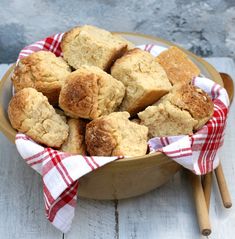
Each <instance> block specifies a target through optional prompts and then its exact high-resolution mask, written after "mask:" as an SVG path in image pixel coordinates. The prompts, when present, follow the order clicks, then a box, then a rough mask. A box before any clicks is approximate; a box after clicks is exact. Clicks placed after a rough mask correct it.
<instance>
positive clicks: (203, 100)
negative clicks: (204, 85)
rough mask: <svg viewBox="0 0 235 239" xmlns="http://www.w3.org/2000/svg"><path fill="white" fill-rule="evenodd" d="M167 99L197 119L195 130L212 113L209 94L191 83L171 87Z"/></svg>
mask: <svg viewBox="0 0 235 239" xmlns="http://www.w3.org/2000/svg"><path fill="white" fill-rule="evenodd" d="M168 100H169V101H170V102H171V103H172V104H173V105H175V106H177V107H178V108H180V109H182V110H186V111H188V112H189V113H190V114H191V116H192V117H193V118H194V119H195V120H197V121H198V123H197V124H196V125H195V126H194V129H195V130H198V129H199V128H201V127H202V126H203V125H204V124H205V123H206V122H207V121H208V120H209V119H210V118H211V117H212V115H213V113H214V104H213V102H212V100H211V98H210V97H209V95H208V94H207V93H206V92H204V91H203V90H202V89H200V88H198V87H196V86H193V85H188V84H184V85H177V86H175V87H173V90H172V92H171V93H170V94H169V96H168Z"/></svg>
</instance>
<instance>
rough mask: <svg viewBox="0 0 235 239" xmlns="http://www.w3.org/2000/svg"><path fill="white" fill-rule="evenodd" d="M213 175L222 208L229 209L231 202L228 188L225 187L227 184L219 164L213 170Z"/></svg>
mask: <svg viewBox="0 0 235 239" xmlns="http://www.w3.org/2000/svg"><path fill="white" fill-rule="evenodd" d="M215 175H216V178H217V183H218V186H219V190H220V195H221V198H222V201H223V204H224V207H225V208H230V207H232V201H231V197H230V193H229V191H228V187H227V183H226V180H225V177H224V173H223V168H222V165H221V163H220V164H219V166H218V167H217V168H216V169H215Z"/></svg>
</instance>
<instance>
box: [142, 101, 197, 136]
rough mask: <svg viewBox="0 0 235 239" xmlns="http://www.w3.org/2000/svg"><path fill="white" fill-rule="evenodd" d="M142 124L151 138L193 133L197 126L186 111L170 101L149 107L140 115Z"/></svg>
mask: <svg viewBox="0 0 235 239" xmlns="http://www.w3.org/2000/svg"><path fill="white" fill-rule="evenodd" d="M138 116H139V118H140V119H141V124H142V125H145V126H146V127H148V130H149V138H152V137H156V136H158V137H160V136H173V135H181V134H191V133H193V127H194V126H195V125H196V124H197V121H196V120H194V119H193V118H192V117H191V115H190V114H189V113H188V112H187V111H186V110H181V109H179V108H178V107H176V106H174V105H173V104H171V103H170V102H169V101H165V102H163V103H160V104H158V105H157V106H149V107H147V108H146V109H145V110H144V111H142V112H140V113H138Z"/></svg>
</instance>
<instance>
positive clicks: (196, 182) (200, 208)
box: [190, 173, 211, 236]
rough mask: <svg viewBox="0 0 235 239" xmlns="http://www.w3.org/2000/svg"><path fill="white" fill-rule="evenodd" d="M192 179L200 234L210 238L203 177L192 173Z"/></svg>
mask: <svg viewBox="0 0 235 239" xmlns="http://www.w3.org/2000/svg"><path fill="white" fill-rule="evenodd" d="M190 178H191V184H192V189H193V197H194V201H195V206H196V212H197V219H198V224H199V228H200V232H201V234H202V235H203V236H208V235H210V234H211V226H210V220H209V214H208V209H207V205H206V200H205V197H204V193H203V189H202V184H201V177H200V176H197V175H194V174H193V173H190Z"/></svg>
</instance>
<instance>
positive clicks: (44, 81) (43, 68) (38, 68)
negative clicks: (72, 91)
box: [11, 51, 71, 105]
mask: <svg viewBox="0 0 235 239" xmlns="http://www.w3.org/2000/svg"><path fill="white" fill-rule="evenodd" d="M70 71H71V70H70V67H69V66H68V64H67V63H66V62H65V61H64V60H63V59H62V58H61V57H56V56H55V55H54V54H53V53H52V52H49V51H38V52H34V53H32V54H31V55H29V56H27V57H25V58H23V59H22V60H20V62H19V64H18V65H17V66H16V68H15V70H14V73H13V75H12V78H11V79H12V82H13V85H14V88H15V91H16V92H18V91H20V90H21V89H23V88H28V87H31V88H35V89H36V90H37V91H39V92H42V93H43V94H44V95H45V96H46V97H47V98H48V100H49V102H50V103H51V104H52V105H57V104H58V97H59V93H60V90H61V86H62V84H63V83H64V80H65V78H66V77H67V76H68V75H69V74H70Z"/></svg>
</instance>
